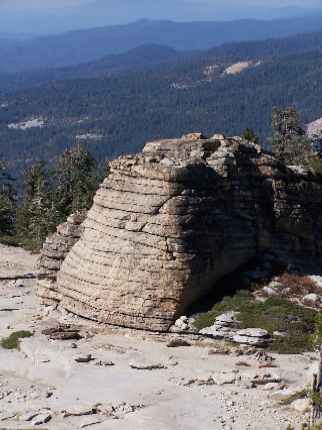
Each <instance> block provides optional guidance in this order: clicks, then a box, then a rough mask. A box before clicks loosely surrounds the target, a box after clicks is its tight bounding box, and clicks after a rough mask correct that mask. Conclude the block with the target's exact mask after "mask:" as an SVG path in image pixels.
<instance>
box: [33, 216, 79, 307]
mask: <svg viewBox="0 0 322 430" xmlns="http://www.w3.org/2000/svg"><path fill="white" fill-rule="evenodd" d="M85 216H86V212H79V213H77V214H73V215H71V216H69V217H68V219H67V221H66V222H65V223H63V224H60V225H59V226H58V227H57V231H56V233H54V234H52V235H51V236H49V237H48V238H47V239H46V241H45V243H44V244H43V248H42V250H41V255H40V258H39V261H38V267H39V272H38V288H37V293H38V296H39V298H40V300H41V302H42V303H43V304H45V305H55V304H58V303H59V302H60V300H61V296H60V294H59V292H58V290H57V284H56V281H57V279H56V278H57V272H58V271H59V269H60V267H61V265H62V263H63V261H64V260H65V258H66V255H67V254H68V253H69V251H70V250H71V248H72V247H73V246H74V245H75V243H76V242H77V241H78V240H79V238H80V236H81V232H82V226H81V224H82V222H83V221H84V219H85Z"/></svg>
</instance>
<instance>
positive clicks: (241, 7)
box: [0, 0, 322, 35]
mask: <svg viewBox="0 0 322 430" xmlns="http://www.w3.org/2000/svg"><path fill="white" fill-rule="evenodd" d="M290 7H292V9H289V8H290ZM293 7H294V8H295V9H294V8H293ZM311 7H319V8H321V9H322V0H0V35H1V33H33V34H36V33H38V34H40V33H41V34H44V33H45V34H46V33H47V34H49V33H57V32H62V31H67V30H74V29H79V28H89V27H96V26H104V25H112V24H124V23H128V22H131V21H135V20H138V19H142V18H148V19H172V20H176V21H193V20H214V21H216V20H217V21H220V20H230V19H238V18H260V19H271V18H280V17H289V16H291V15H292V16H294V14H298V13H302V12H303V11H304V12H305V11H306V10H307V9H308V8H311ZM285 8H286V9H285ZM296 8H300V11H299V10H298V9H296ZM304 8H305V9H304Z"/></svg>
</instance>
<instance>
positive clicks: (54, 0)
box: [0, 0, 322, 9]
mask: <svg viewBox="0 0 322 430" xmlns="http://www.w3.org/2000/svg"><path fill="white" fill-rule="evenodd" d="M122 1H124V0H119V3H122ZM154 1H155V2H160V1H161V3H162V0H150V2H151V3H153V2H154ZM95 2H97V0H0V7H1V6H2V7H4V6H5V7H6V8H11V9H17V8H19V9H35V8H36V9H46V8H61V7H67V6H68V7H75V6H79V5H81V4H86V3H95ZM102 2H104V3H105V4H106V6H107V5H108V4H109V3H110V0H103V1H102ZM132 2H133V4H135V3H136V2H137V3H139V2H140V1H139V0H132ZM173 3H182V4H184V3H186V4H187V3H195V4H198V3H199V4H200V5H201V4H207V5H213V6H214V7H216V6H218V5H228V6H229V5H235V6H238V7H241V6H242V5H243V6H245V7H247V6H263V7H267V6H268V5H270V6H274V7H286V6H298V7H304V6H305V7H308V6H312V7H318V6H319V5H321V7H322V0H305V1H304V0H269V1H268V0H173Z"/></svg>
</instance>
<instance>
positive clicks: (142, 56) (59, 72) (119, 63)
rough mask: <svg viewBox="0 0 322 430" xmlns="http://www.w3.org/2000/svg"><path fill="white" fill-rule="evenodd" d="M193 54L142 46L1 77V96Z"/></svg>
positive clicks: (133, 69) (147, 65)
mask: <svg viewBox="0 0 322 430" xmlns="http://www.w3.org/2000/svg"><path fill="white" fill-rule="evenodd" d="M189 55H192V54H189V53H187V54H182V53H180V52H178V51H176V50H175V49H173V48H169V47H168V46H162V45H142V46H139V47H137V48H134V49H132V50H130V51H127V52H125V53H122V54H113V55H108V56H106V57H103V58H100V59H99V60H96V61H93V62H90V63H84V64H79V65H76V66H69V67H63V68H57V69H44V70H35V71H26V72H20V73H15V74H3V75H1V74H0V94H4V93H8V92H14V91H17V90H19V89H22V88H28V87H32V86H40V85H42V84H45V83H47V82H50V81H58V80H65V79H80V78H82V79H84V78H97V77H104V76H105V77H107V76H110V75H112V74H113V73H122V72H126V71H129V70H131V71H135V70H138V69H141V68H145V67H153V66H157V65H160V64H162V63H166V62H173V61H175V60H179V59H181V58H184V57H185V56H187V57H189Z"/></svg>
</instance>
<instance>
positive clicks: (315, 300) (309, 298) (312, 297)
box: [303, 293, 321, 305]
mask: <svg viewBox="0 0 322 430" xmlns="http://www.w3.org/2000/svg"><path fill="white" fill-rule="evenodd" d="M303 303H306V304H308V305H310V304H311V305H318V304H320V303H321V297H320V296H318V295H317V294H314V293H312V294H307V295H306V296H304V297H303Z"/></svg>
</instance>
